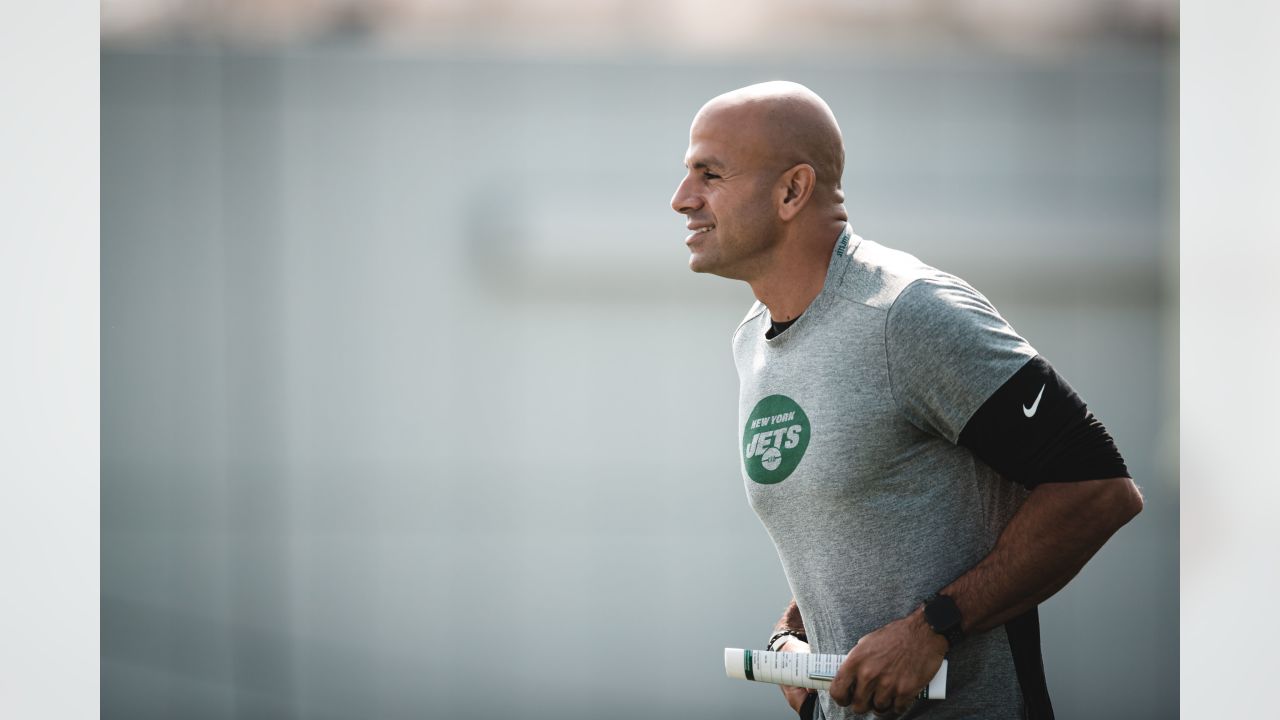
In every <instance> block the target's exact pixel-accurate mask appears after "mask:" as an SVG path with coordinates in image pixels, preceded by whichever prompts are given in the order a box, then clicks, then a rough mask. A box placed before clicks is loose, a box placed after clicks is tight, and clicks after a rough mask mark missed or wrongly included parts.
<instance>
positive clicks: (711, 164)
mask: <svg viewBox="0 0 1280 720" xmlns="http://www.w3.org/2000/svg"><path fill="white" fill-rule="evenodd" d="M684 166H685V167H687V168H692V169H694V170H718V169H720V168H723V167H724V163H722V162H720V161H719V160H717V159H716V158H713V157H709V158H705V159H702V160H697V161H695V162H694V163H693V165H689V163H687V162H686V163H685V165H684Z"/></svg>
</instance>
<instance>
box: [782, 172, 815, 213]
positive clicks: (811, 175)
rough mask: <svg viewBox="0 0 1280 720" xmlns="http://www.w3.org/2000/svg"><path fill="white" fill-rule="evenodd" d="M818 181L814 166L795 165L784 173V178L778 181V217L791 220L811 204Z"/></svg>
mask: <svg viewBox="0 0 1280 720" xmlns="http://www.w3.org/2000/svg"><path fill="white" fill-rule="evenodd" d="M817 179H818V174H817V173H816V172H814V170H813V166H812V165H809V164H807V163H800V164H799V165H794V166H792V167H791V168H789V169H788V170H786V171H785V172H783V173H782V177H781V178H779V179H778V190H777V191H776V192H777V197H778V216H779V217H780V218H782V219H783V220H784V221H785V220H791V219H792V218H794V217H795V216H796V215H799V214H800V211H801V210H802V209H804V206H805V205H807V204H809V198H811V197H813V187H814V185H815V184H816V182H817Z"/></svg>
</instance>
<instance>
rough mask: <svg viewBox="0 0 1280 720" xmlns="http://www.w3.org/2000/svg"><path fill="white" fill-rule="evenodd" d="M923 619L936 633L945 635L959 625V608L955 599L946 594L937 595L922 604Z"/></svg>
mask: <svg viewBox="0 0 1280 720" xmlns="http://www.w3.org/2000/svg"><path fill="white" fill-rule="evenodd" d="M924 619H925V620H926V621H927V622H928V623H929V627H931V628H933V631H934V632H936V633H941V634H943V635H946V634H947V633H948V632H949V631H951V630H957V629H959V627H960V608H958V607H956V602H955V600H952V599H951V598H949V597H947V596H946V595H939V596H938V597H936V598H934V599H933V600H930V601H929V603H928V604H927V605H925V606H924Z"/></svg>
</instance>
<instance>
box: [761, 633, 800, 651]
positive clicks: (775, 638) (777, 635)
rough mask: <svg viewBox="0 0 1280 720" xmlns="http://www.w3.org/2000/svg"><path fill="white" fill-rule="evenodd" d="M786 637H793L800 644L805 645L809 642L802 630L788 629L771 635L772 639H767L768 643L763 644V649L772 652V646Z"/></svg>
mask: <svg viewBox="0 0 1280 720" xmlns="http://www.w3.org/2000/svg"><path fill="white" fill-rule="evenodd" d="M788 635H791V636H792V637H795V638H796V639H798V640H799V641H800V642H806V643H807V642H809V638H808V636H806V635H805V634H804V631H803V630H790V629H787V630H779V631H778V632H776V633H774V634H773V637H771V638H769V642H767V643H765V646H764V649H765V650H773V644H774V643H776V642H778V640H780V639H782V638H784V637H786V636H788Z"/></svg>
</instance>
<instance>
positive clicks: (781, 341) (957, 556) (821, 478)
mask: <svg viewBox="0 0 1280 720" xmlns="http://www.w3.org/2000/svg"><path fill="white" fill-rule="evenodd" d="M769 324H770V317H769V311H768V309H767V308H765V307H764V306H763V305H761V304H760V303H756V304H755V305H754V306H753V307H752V309H751V311H750V312H749V313H748V314H747V317H746V319H745V320H744V321H743V322H742V324H741V325H740V326H739V328H738V330H737V331H736V332H735V333H734V337H733V350H734V359H735V362H736V364H737V368H738V376H739V379H740V381H741V392H740V400H739V427H741V428H742V431H743V435H742V436H741V439H742V445H741V446H740V447H739V450H740V452H742V454H743V477H744V480H745V482H746V488H747V497H748V499H749V501H750V503H751V506H752V508H753V509H754V510H755V512H756V513H757V515H758V516H759V517H760V520H761V522H763V524H764V526H765V528H766V529H767V530H768V532H769V534H770V536H771V537H772V538H773V541H774V543H775V545H776V546H777V550H778V557H779V558H780V559H781V561H782V567H783V570H784V571H785V572H786V576H787V581H788V582H789V583H790V585H791V590H792V593H793V594H794V596H795V599H796V603H797V604H798V605H799V608H800V612H801V615H802V616H803V617H804V624H805V628H806V629H807V631H808V635H809V640H810V643H811V644H812V646H813V651H814V652H821V653H847V652H848V651H849V649H850V648H851V647H852V646H853V645H854V643H855V642H856V641H857V640H858V638H860V637H862V636H863V635H865V634H867V633H869V632H871V631H872V630H875V629H877V628H879V627H881V626H883V625H885V624H887V623H889V622H890V621H892V620H895V619H897V618H900V617H903V616H905V615H907V614H908V613H910V612H911V611H912V610H914V609H915V608H916V607H917V606H918V605H919V604H920V601H921V600H923V599H924V598H926V597H928V596H929V595H931V594H932V593H934V592H936V591H938V590H939V589H941V588H942V587H943V586H945V585H946V584H948V583H949V582H951V581H952V580H953V579H955V578H956V577H958V576H959V575H961V574H963V573H964V572H965V571H966V570H968V569H969V568H970V567H972V566H973V565H975V564H976V563H977V562H978V561H979V560H981V559H982V558H983V557H984V556H985V555H986V554H987V553H988V552H989V551H990V549H991V547H992V546H993V545H994V543H995V540H996V538H997V536H998V535H999V533H1000V530H1001V529H1002V528H1003V527H1004V525H1005V524H1006V522H1007V521H1008V519H1009V517H1010V516H1011V515H1012V514H1013V512H1014V511H1015V510H1016V509H1017V507H1018V506H1019V505H1020V504H1021V502H1022V500H1023V499H1024V498H1025V497H1026V491H1025V490H1023V489H1022V488H1021V487H1020V486H1018V485H1016V484H1014V483H1011V482H1008V481H1005V480H1003V479H1001V478H1000V477H999V476H998V475H997V474H996V473H995V471H993V470H991V469H990V468H989V467H988V466H987V465H985V464H984V463H982V462H981V461H979V460H977V459H976V458H975V457H974V456H973V455H972V454H971V453H970V452H969V451H968V450H967V449H965V448H963V447H959V446H957V445H956V444H955V442H956V439H957V438H958V437H959V435H960V431H961V430H962V429H963V428H964V425H965V423H966V422H967V421H968V419H969V418H970V417H971V416H972V415H973V413H974V412H975V411H976V410H977V409H978V408H979V407H980V406H981V405H982V403H983V402H984V401H986V399H987V398H988V397H989V396H990V395H991V394H992V393H993V392H994V391H995V390H997V389H998V388H999V387H1000V386H1001V385H1003V384H1004V382H1005V381H1006V380H1008V379H1009V378H1010V377H1011V376H1012V375H1013V374H1014V373H1015V372H1017V371H1018V369H1019V368H1021V367H1022V366H1023V365H1024V364H1025V363H1026V362H1027V361H1028V360H1030V359H1031V358H1032V357H1034V356H1035V354H1036V352H1035V350H1034V349H1032V347H1031V346H1030V345H1028V344H1027V342H1026V341H1025V340H1023V339H1022V338H1021V337H1019V336H1018V334H1017V333H1015V332H1014V331H1013V329H1012V328H1010V327H1009V325H1008V323H1007V322H1005V321H1004V319H1003V318H1001V317H1000V315H999V314H998V313H997V312H996V311H995V309H994V308H993V307H992V306H991V304H990V303H989V302H988V301H987V299H986V298H984V297H983V296H982V295H981V294H980V293H978V292H977V291H976V290H974V289H973V288H972V287H970V286H969V285H968V284H966V283H965V282H964V281H963V280H960V279H959V278H956V277H954V276H951V275H948V274H946V273H943V272H940V271H938V270H936V269H934V268H931V267H929V266H927V265H924V264H923V263H921V262H920V261H919V260H917V259H916V258H914V257H912V256H911V255H908V254H906V253H902V252H898V251H896V250H891V249H888V248H885V247H883V246H881V245H878V244H876V243H874V242H870V241H867V240H863V239H862V238H859V237H858V236H856V235H853V234H852V233H851V232H850V231H849V230H848V229H847V228H846V230H845V231H844V233H842V234H841V236H840V239H839V241H838V242H837V243H836V247H835V248H834V250H833V253H832V259H831V264H830V268H829V270H828V272H827V278H826V283H825V285H824V287H823V289H822V292H821V293H820V294H819V295H818V297H817V298H815V299H814V301H813V302H812V303H811V304H810V306H809V308H808V309H807V310H806V311H805V312H804V314H803V315H801V316H800V318H799V319H798V320H796V322H795V323H794V324H793V325H792V326H791V327H790V328H788V329H787V330H786V331H785V332H783V333H782V334H781V335H779V336H778V337H776V338H773V339H772V340H766V339H765V331H766V330H767V329H768V328H769ZM773 395H785V396H786V397H788V398H790V399H791V400H793V401H794V402H795V403H796V404H797V405H799V407H800V408H801V409H802V410H803V414H804V415H805V416H807V418H808V423H809V427H808V429H807V430H806V432H808V433H809V437H808V439H807V448H806V447H804V446H803V445H800V444H799V443H798V442H790V441H792V440H796V439H797V437H798V435H799V433H797V432H795V431H792V432H791V435H789V436H788V435H782V434H780V435H779V436H778V439H777V440H776V441H775V442H774V445H775V446H776V447H777V448H778V450H779V452H780V453H781V461H786V460H787V459H788V458H787V453H788V452H790V453H795V452H796V451H797V450H803V451H804V452H803V456H802V457H801V458H800V461H799V464H798V465H796V466H795V468H794V471H793V472H792V473H791V474H790V475H789V476H787V477H786V478H785V479H784V480H782V481H781V482H776V483H773V484H762V483H760V482H757V481H755V480H753V479H752V478H751V477H750V475H749V473H748V470H747V462H748V461H747V459H746V455H747V451H748V450H749V449H751V448H750V447H749V444H750V442H751V440H752V435H753V433H754V432H755V430H754V429H753V428H750V427H747V426H748V424H749V423H748V421H749V420H750V419H751V413H752V411H753V409H754V408H755V407H756V404H757V403H758V402H759V401H760V400H761V399H763V398H766V397H768V396H773ZM778 417H781V418H782V421H781V422H780V424H779V425H780V426H781V425H784V424H786V422H787V421H786V416H785V415H782V416H778ZM792 422H797V423H798V422H799V421H792ZM766 429H767V427H766ZM757 452H758V450H757ZM778 454H779V453H774V458H777V457H778ZM774 458H771V459H770V462H771V463H772V464H777V463H778V462H779V460H777V459H774ZM755 462H756V463H757V467H756V469H755V470H754V472H756V473H757V474H762V473H764V472H765V471H762V470H760V469H759V463H760V462H761V461H760V460H758V459H757V460H755ZM766 479H767V478H766ZM947 692H948V697H947V699H946V700H942V701H930V702H917V703H916V704H915V706H914V707H913V708H912V709H911V710H910V711H909V712H908V713H907V714H906V715H904V716H903V717H913V718H914V717H928V718H983V719H984V720H994V719H998V718H1017V717H1020V716H1021V708H1022V697H1021V693H1020V691H1019V688H1018V681H1017V677H1016V674H1015V671H1014V667H1013V660H1012V656H1011V654H1010V651H1009V643H1008V638H1007V637H1006V635H1005V631H1004V629H1003V628H997V629H995V630H992V631H990V632H987V633H984V634H981V635H977V636H971V637H968V638H966V639H965V640H964V641H962V642H961V643H959V644H958V645H957V647H955V648H954V649H953V650H952V653H951V656H950V673H949V678H948V689H947ZM819 699H820V705H821V707H822V710H823V712H824V713H825V715H826V717H827V718H854V717H866V718H871V717H872V716H871V715H866V716H858V715H856V714H854V713H853V712H852V711H851V710H849V709H846V708H841V707H839V706H838V705H836V704H835V703H834V702H833V701H832V700H831V698H830V696H829V695H828V694H827V693H822V695H821V697H820V698H819Z"/></svg>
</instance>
